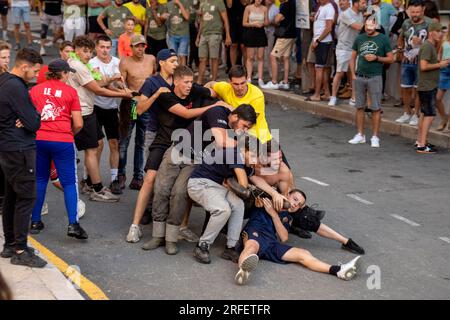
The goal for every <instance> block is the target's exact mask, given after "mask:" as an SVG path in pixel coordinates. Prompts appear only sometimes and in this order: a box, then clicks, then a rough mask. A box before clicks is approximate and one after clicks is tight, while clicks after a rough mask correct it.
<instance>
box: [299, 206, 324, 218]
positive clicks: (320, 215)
mask: <svg viewBox="0 0 450 320" xmlns="http://www.w3.org/2000/svg"><path fill="white" fill-rule="evenodd" d="M298 213H300V214H304V215H311V216H315V217H316V218H317V219H319V220H322V219H323V217H325V213H326V211H325V210H317V209H315V208H314V207H312V206H311V207H309V206H305V207H304V208H303V209H302V210H300V211H299V212H298Z"/></svg>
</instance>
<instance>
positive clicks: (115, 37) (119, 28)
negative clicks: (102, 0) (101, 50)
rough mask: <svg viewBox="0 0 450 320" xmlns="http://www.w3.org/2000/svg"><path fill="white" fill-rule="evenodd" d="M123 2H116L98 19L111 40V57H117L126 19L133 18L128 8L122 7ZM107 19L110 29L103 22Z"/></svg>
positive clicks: (115, 0) (116, 0) (118, 0)
mask: <svg viewBox="0 0 450 320" xmlns="http://www.w3.org/2000/svg"><path fill="white" fill-rule="evenodd" d="M122 3H123V1H122V0H114V3H113V4H112V5H111V6H109V7H106V8H105V9H104V10H103V11H102V12H101V13H100V14H99V16H98V17H97V23H98V25H99V26H100V28H101V29H102V30H103V31H104V32H105V33H106V34H107V35H108V36H109V37H110V38H111V41H112V47H111V55H112V56H117V45H118V42H119V37H120V35H121V34H122V33H124V32H125V19H126V18H127V17H130V16H132V14H131V12H130V10H128V8H127V7H125V6H122ZM105 18H107V23H108V27H106V25H105V23H104V22H103V20H104V19H105Z"/></svg>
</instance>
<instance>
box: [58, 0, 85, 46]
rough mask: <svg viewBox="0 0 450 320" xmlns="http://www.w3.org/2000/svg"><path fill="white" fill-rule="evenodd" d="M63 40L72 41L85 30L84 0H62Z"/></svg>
mask: <svg viewBox="0 0 450 320" xmlns="http://www.w3.org/2000/svg"><path fill="white" fill-rule="evenodd" d="M63 3H64V6H63V19H64V24H63V29H64V40H66V41H73V40H74V38H75V37H78V36H82V35H84V34H85V32H86V4H87V1H86V0H63Z"/></svg>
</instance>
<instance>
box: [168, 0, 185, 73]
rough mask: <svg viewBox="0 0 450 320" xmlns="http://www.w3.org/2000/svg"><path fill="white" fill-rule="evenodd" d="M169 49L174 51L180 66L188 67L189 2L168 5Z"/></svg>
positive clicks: (176, 0)
mask: <svg viewBox="0 0 450 320" xmlns="http://www.w3.org/2000/svg"><path fill="white" fill-rule="evenodd" d="M167 12H168V13H167V21H168V28H169V48H170V49H172V50H174V51H175V52H176V53H177V55H178V58H179V60H178V61H179V62H180V65H186V62H187V56H188V53H189V6H188V0H173V1H171V2H169V3H167Z"/></svg>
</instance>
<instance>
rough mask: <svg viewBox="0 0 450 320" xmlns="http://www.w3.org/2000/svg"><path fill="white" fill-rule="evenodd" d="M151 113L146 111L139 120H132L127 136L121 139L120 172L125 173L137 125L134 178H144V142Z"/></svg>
mask: <svg viewBox="0 0 450 320" xmlns="http://www.w3.org/2000/svg"><path fill="white" fill-rule="evenodd" d="M149 118H150V116H149V114H148V113H147V112H146V113H144V114H143V115H141V116H139V117H138V118H137V120H132V121H131V122H130V127H129V128H128V133H127V136H126V138H121V139H120V141H119V174H120V175H125V173H126V166H127V151H128V146H129V144H130V139H131V134H132V133H133V128H134V127H135V126H136V136H135V138H134V171H133V178H134V179H137V180H142V179H143V178H144V143H145V131H146V130H147V123H148V121H149Z"/></svg>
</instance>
